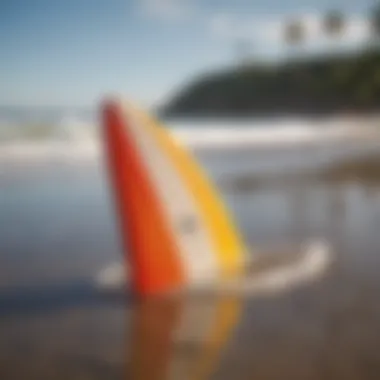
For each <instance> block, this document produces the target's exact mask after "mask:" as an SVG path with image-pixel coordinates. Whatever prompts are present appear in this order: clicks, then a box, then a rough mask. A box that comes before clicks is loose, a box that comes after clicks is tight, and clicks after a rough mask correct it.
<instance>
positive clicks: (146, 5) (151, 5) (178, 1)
mask: <svg viewBox="0 0 380 380" xmlns="http://www.w3.org/2000/svg"><path fill="white" fill-rule="evenodd" d="M138 1H139V9H140V11H141V13H142V14H143V15H145V16H148V17H150V18H153V19H157V20H162V21H183V20H185V19H189V18H190V17H191V16H192V15H193V14H194V13H195V10H196V9H195V6H194V4H193V3H192V1H191V0H138Z"/></svg>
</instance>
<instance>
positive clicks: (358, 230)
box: [0, 117, 380, 380]
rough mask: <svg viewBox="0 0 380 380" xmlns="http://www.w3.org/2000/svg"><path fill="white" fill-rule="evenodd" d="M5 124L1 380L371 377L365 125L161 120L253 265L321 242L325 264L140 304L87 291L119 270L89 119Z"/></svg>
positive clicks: (377, 213)
mask: <svg viewBox="0 0 380 380" xmlns="http://www.w3.org/2000/svg"><path fill="white" fill-rule="evenodd" d="M39 122H40V121H39ZM12 123H13V124H12ZM12 123H11V122H10V121H9V120H7V122H5V121H3V122H2V124H1V125H2V127H1V128H0V130H2V135H1V136H2V140H1V142H0V226H1V228H0V378H1V379H2V380H8V379H26V378H27V379H45V378H46V379H68V378H70V379H147V380H150V379H152V380H153V379H162V380H163V379H173V380H177V379H184V380H185V379H193V378H199V379H216V380H224V379H226V380H239V379H251V378H255V379H283V378H289V379H294V380H297V379H300V380H301V379H302V380H303V379H321V378H324V379H334V380H340V379H342V380H343V379H344V380H347V379H348V380H349V379H359V378H360V379H361V380H366V379H377V378H379V376H380V301H379V300H380V297H379V291H380V276H379V272H380V235H379V231H380V229H379V226H380V133H378V132H377V130H376V125H375V124H376V123H374V122H373V121H371V122H370V123H369V122H366V123H363V124H361V123H359V122H358V121H357V120H356V121H355V120H341V119H339V120H335V119H334V120H331V119H330V120H319V121H315V120H301V119H299V120H295V119H293V120H290V119H289V120H274V119H272V120H269V119H268V120H245V121H241V120H240V121H238V120H223V121H217V120H208V121H203V122H202V121H199V120H198V121H196V122H195V121H189V120H188V121H183V120H182V121H180V120H176V121H170V122H169V123H168V124H169V128H170V130H171V131H172V133H173V134H174V135H175V136H176V137H177V138H178V139H180V140H181V141H182V142H183V143H184V144H185V145H186V146H187V147H188V149H190V150H192V151H193V152H194V154H195V156H196V157H197V158H198V159H199V160H200V162H201V163H202V165H203V166H204V167H205V169H206V171H207V172H208V173H209V175H210V176H211V177H212V179H213V180H214V181H215V183H216V184H217V185H218V186H219V188H220V190H221V192H222V196H223V198H224V199H225V201H226V203H227V205H228V206H229V209H230V211H231V213H232V215H233V216H234V218H235V220H236V223H237V224H238V226H239V227H240V229H241V231H242V234H243V236H244V238H245V240H246V241H247V243H248V245H249V246H250V247H251V254H252V256H254V255H256V254H264V255H265V254H266V253H267V252H271V253H272V252H276V254H278V255H281V254H282V252H286V251H289V250H291V249H302V247H305V246H306V245H307V244H308V243H309V242H310V241H314V240H323V241H326V242H328V244H329V246H330V247H331V250H332V252H333V257H334V260H333V263H332V265H331V267H329V269H328V271H327V272H326V273H325V274H324V276H323V277H321V278H319V279H317V280H316V281H313V282H311V283H308V284H303V285H302V286H299V287H297V288H295V289H286V287H285V288H284V289H281V291H278V292H273V293H271V294H260V293H258V294H255V295H254V296H252V297H249V296H244V297H243V296H241V297H233V296H219V297H207V298H202V297H192V298H190V297H187V298H183V299H176V300H172V301H165V300H155V301H146V302H141V301H140V302H139V301H136V300H133V299H132V298H131V296H130V295H129V294H126V293H123V292H121V293H120V292H113V291H112V290H111V291H110V290H106V289H98V288H96V286H95V283H94V280H95V279H96V276H97V275H98V274H99V273H100V272H101V271H102V270H103V269H104V268H105V267H107V266H109V265H112V264H113V263H120V262H121V261H122V258H121V248H120V242H119V237H118V233H117V226H116V224H115V220H114V219H115V218H114V214H113V207H112V202H111V199H110V198H111V197H110V191H109V186H108V181H107V173H106V172H105V168H104V164H103V156H102V149H101V143H100V133H99V130H98V129H97V128H96V127H95V126H94V123H93V122H92V121H91V120H85V119H80V118H79V117H77V119H75V120H73V119H72V118H67V117H65V118H62V119H59V120H58V121H54V123H53V122H50V123H51V124H49V123H46V125H45V124H44V127H43V128H42V127H41V126H39V127H38V126H36V123H35V122H33V123H25V121H23V122H21V121H17V122H14V121H13V122H12ZM16 125H17V127H15V126H16ZM37 127H38V128H37ZM13 128H15V129H13ZM33 128H35V129H33ZM16 129H17V131H16ZM37 132H38V133H37Z"/></svg>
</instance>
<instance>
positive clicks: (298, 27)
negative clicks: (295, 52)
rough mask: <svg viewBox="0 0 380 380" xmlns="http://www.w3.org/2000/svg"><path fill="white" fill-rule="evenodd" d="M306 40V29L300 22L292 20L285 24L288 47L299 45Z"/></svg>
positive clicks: (285, 37)
mask: <svg viewBox="0 0 380 380" xmlns="http://www.w3.org/2000/svg"><path fill="white" fill-rule="evenodd" d="M304 38H305V31H304V27H303V25H302V23H301V21H299V20H292V21H290V22H288V23H286V24H285V28H284V39H285V42H286V43H287V44H288V45H298V44H300V43H301V42H302V41H303V40H304Z"/></svg>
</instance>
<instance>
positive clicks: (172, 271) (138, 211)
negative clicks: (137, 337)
mask: <svg viewBox="0 0 380 380" xmlns="http://www.w3.org/2000/svg"><path fill="white" fill-rule="evenodd" d="M103 118H104V128H105V140H106V152H107V159H108V166H109V170H110V174H111V180H112V182H113V187H114V192H115V195H116V205H117V212H118V213H119V223H120V227H121V233H122V239H123V244H124V248H125V250H126V251H127V250H128V257H129V263H130V266H131V269H132V277H133V286H134V287H135V290H136V291H137V292H138V293H139V294H143V295H147V294H155V293H156V294H157V293H161V292H165V291H168V290H172V289H174V288H176V287H179V286H181V285H183V284H184V282H185V276H184V272H183V268H182V266H181V263H180V259H179V252H178V247H177V246H176V244H175V241H174V238H173V236H172V233H171V232H170V230H169V228H168V224H167V220H166V217H165V215H164V213H163V210H162V205H161V204H160V201H159V199H158V197H157V194H156V192H155V190H154V186H153V184H152V183H151V180H150V178H149V175H148V171H147V169H146V167H145V165H144V163H143V161H142V158H141V157H140V155H139V153H138V150H137V147H136V144H135V143H134V140H133V136H132V135H131V133H130V131H129V129H128V120H126V117H124V116H123V111H122V109H121V107H120V106H119V105H118V104H117V103H113V102H109V103H107V104H105V106H104V108H103ZM125 253H127V252H125Z"/></svg>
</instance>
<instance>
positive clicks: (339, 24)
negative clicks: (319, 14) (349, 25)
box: [323, 10, 345, 37]
mask: <svg viewBox="0 0 380 380" xmlns="http://www.w3.org/2000/svg"><path fill="white" fill-rule="evenodd" d="M344 27H345V18H344V16H343V14H342V13H341V12H339V11H335V10H334V11H330V12H328V13H327V14H326V15H325V17H324V20H323V28H324V31H325V33H326V34H327V35H328V36H330V37H339V36H340V35H341V34H342V33H343V31H344Z"/></svg>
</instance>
